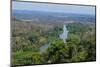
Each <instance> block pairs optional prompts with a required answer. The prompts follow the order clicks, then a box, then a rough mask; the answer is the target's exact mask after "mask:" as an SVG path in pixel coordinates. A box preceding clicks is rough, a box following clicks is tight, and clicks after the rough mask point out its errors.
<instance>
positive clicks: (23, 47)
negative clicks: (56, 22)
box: [11, 20, 96, 65]
mask: <svg viewBox="0 0 100 67" xmlns="http://www.w3.org/2000/svg"><path fill="white" fill-rule="evenodd" d="M14 22H15V23H12V41H11V43H12V64H13V65H23V64H44V63H62V62H66V63H69V62H81V61H94V60H96V37H95V26H94V25H93V24H83V23H68V24H66V26H67V28H68V30H69V34H68V38H67V39H66V42H67V43H63V40H61V39H60V38H59V34H60V33H62V28H61V27H60V26H55V27H52V26H50V25H47V26H46V25H44V24H39V23H38V24H37V23H31V22H23V21H17V20H14ZM46 43H48V44H49V47H48V48H47V49H46V50H45V51H44V52H41V51H40V49H39V48H40V47H41V46H43V45H44V44H46Z"/></svg>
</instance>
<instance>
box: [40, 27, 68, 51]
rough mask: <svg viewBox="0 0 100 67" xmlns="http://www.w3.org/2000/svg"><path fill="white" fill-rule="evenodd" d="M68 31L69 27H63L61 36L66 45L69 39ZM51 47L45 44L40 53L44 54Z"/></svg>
mask: <svg viewBox="0 0 100 67" xmlns="http://www.w3.org/2000/svg"><path fill="white" fill-rule="evenodd" d="M68 32H69V31H68V30H67V27H66V25H63V33H61V34H60V35H59V37H60V39H62V40H63V42H64V43H66V39H67V36H68ZM48 46H49V44H47V43H46V44H44V45H43V46H41V47H40V51H41V52H43V51H44V50H45V49H47V48H48Z"/></svg>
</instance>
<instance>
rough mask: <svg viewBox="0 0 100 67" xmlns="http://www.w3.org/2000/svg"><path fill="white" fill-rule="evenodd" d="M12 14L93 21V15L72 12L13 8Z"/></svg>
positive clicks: (44, 18) (26, 17)
mask: <svg viewBox="0 0 100 67" xmlns="http://www.w3.org/2000/svg"><path fill="white" fill-rule="evenodd" d="M12 15H13V16H14V17H16V18H18V19H24V20H25V19H26V20H34V19H39V20H41V21H44V20H48V21H58V20H59V21H76V22H95V16H94V15H84V14H72V13H55V12H42V11H25V10H13V11H12Z"/></svg>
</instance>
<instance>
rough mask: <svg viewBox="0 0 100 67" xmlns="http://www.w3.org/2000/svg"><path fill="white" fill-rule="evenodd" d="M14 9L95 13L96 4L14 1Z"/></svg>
mask: <svg viewBox="0 0 100 67" xmlns="http://www.w3.org/2000/svg"><path fill="white" fill-rule="evenodd" d="M12 9H13V10H31V11H45V12H60V13H76V14H88V15H95V7H94V6H79V5H67V4H66V5H62V4H47V3H34V2H16V1H15V2H12Z"/></svg>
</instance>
